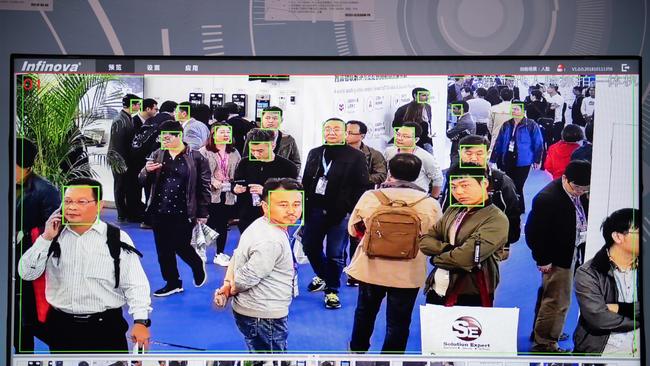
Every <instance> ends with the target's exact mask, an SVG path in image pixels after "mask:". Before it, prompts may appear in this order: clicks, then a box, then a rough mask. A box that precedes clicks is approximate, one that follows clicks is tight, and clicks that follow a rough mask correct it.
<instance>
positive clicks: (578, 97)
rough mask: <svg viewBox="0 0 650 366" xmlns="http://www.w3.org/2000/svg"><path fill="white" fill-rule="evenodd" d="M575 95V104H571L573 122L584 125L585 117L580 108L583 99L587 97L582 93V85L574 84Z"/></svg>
mask: <svg viewBox="0 0 650 366" xmlns="http://www.w3.org/2000/svg"><path fill="white" fill-rule="evenodd" d="M573 95H574V96H575V99H574V100H573V104H571V122H572V123H573V124H574V125H578V126H582V127H584V126H585V118H584V117H583V116H582V112H580V109H581V108H582V100H583V99H584V98H585V97H584V95H582V87H579V86H574V87H573Z"/></svg>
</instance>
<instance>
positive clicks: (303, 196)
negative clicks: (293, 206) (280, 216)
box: [266, 189, 305, 227]
mask: <svg viewBox="0 0 650 366" xmlns="http://www.w3.org/2000/svg"><path fill="white" fill-rule="evenodd" d="M273 192H299V193H300V196H301V197H300V200H301V202H302V203H301V206H300V207H301V209H300V216H299V217H298V220H299V222H297V223H295V224H274V223H271V217H270V215H271V205H272V204H273V203H272V202H273V201H271V194H272V193H273ZM268 203H269V214H268V215H267V216H266V218H267V219H268V220H269V222H270V223H271V225H275V226H282V227H290V226H303V225H304V224H305V220H304V218H305V191H302V190H298V191H287V190H279V189H276V190H272V191H269V194H268ZM280 204H282V203H280Z"/></svg>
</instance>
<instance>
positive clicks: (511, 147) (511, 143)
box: [508, 140, 515, 152]
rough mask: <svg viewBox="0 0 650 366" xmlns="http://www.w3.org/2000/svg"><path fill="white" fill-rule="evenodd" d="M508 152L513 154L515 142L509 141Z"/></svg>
mask: <svg viewBox="0 0 650 366" xmlns="http://www.w3.org/2000/svg"><path fill="white" fill-rule="evenodd" d="M508 151H510V152H515V141H514V140H511V141H510V144H509V145H508Z"/></svg>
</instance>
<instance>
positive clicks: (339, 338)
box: [37, 171, 578, 353]
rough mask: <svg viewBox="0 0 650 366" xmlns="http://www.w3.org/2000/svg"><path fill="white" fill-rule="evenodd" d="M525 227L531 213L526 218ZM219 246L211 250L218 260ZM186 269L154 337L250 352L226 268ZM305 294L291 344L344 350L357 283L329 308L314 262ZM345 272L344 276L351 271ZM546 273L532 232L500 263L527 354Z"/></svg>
mask: <svg viewBox="0 0 650 366" xmlns="http://www.w3.org/2000/svg"><path fill="white" fill-rule="evenodd" d="M550 180H551V179H550V176H549V175H547V174H546V173H545V172H540V171H532V172H531V174H530V176H529V179H528V181H527V182H526V187H525V193H526V194H525V195H526V207H527V209H530V206H531V200H532V197H533V196H534V194H535V193H536V192H538V191H539V190H540V189H541V188H542V187H544V185H546V184H547V183H548V182H549V181H550ZM116 216H117V215H116V211H115V210H110V209H106V210H104V211H103V213H102V219H103V220H105V221H107V222H113V223H115V222H116ZM522 218H523V220H522V227H523V224H524V223H525V215H524V216H523V217H522ZM121 227H122V229H123V230H125V231H126V232H127V233H128V234H129V235H130V236H131V238H132V239H133V241H134V243H135V244H136V246H137V248H138V249H139V250H140V251H142V253H143V254H144V257H143V258H142V265H143V266H144V269H145V272H146V273H147V276H148V277H149V281H150V284H151V290H152V291H155V290H156V289H158V288H160V287H162V286H163V285H164V283H163V280H162V278H161V275H160V270H159V267H158V262H157V259H156V250H155V245H154V242H153V233H152V231H151V230H143V229H140V227H139V226H138V225H135V224H126V225H121ZM238 240H239V233H238V231H237V228H236V227H233V228H231V230H230V232H229V236H228V243H227V247H226V253H232V251H233V249H234V248H235V246H236V244H237V242H238ZM213 251H214V248H210V250H209V251H208V257H209V258H210V259H211V257H212V254H213ZM178 267H179V271H180V273H181V277H182V279H183V281H184V289H185V292H183V293H181V294H176V295H173V296H170V297H166V298H155V297H153V298H152V306H153V309H154V310H153V313H152V316H151V318H152V321H153V325H152V326H151V334H152V339H153V340H154V342H165V343H172V344H177V345H183V346H188V347H194V348H198V349H204V350H207V351H209V352H211V353H234V352H237V353H241V352H245V351H246V347H245V344H244V340H243V338H242V335H241V334H240V333H239V331H238V330H237V327H236V326H235V322H234V319H233V315H232V311H231V309H230V307H228V308H226V309H222V310H217V309H215V308H214V307H213V306H212V304H211V303H212V295H213V292H214V290H215V289H216V288H217V287H218V286H219V285H220V284H221V282H222V280H223V276H224V274H225V268H223V267H219V266H217V265H215V264H212V263H210V264H207V271H208V282H207V284H206V285H204V286H203V287H202V288H195V287H194V285H193V283H192V273H191V270H190V268H189V267H188V266H187V265H186V264H185V263H183V262H182V261H180V259H179V264H178ZM298 272H299V284H300V290H301V293H300V295H299V296H298V297H297V298H296V299H294V301H293V303H292V304H291V309H290V315H289V349H290V350H291V351H292V352H301V353H312V352H313V353H328V352H330V353H345V352H346V350H347V344H348V341H349V338H350V333H351V330H352V322H353V316H354V309H355V306H356V296H357V288H354V287H345V286H343V287H342V288H341V292H340V299H341V303H342V304H343V307H342V308H341V309H339V310H327V309H325V307H324V302H323V293H322V292H319V293H308V292H307V291H306V287H307V285H308V284H309V282H310V281H311V278H312V276H313V275H314V274H313V271H312V269H311V267H310V266H309V264H306V265H301V266H300V267H299V271H298ZM344 276H345V275H344ZM540 281H541V277H540V273H539V272H538V270H537V268H536V266H535V263H534V261H533V260H532V257H531V255H530V250H529V249H528V247H527V246H526V243H525V238H524V235H523V233H522V237H521V239H520V240H519V242H518V243H516V244H514V245H513V246H512V248H511V254H510V258H509V259H508V260H507V261H506V262H504V263H502V264H501V283H500V284H499V287H498V290H497V293H496V297H495V306H498V307H518V308H519V309H520V315H519V330H518V342H517V345H518V350H519V352H528V351H529V350H530V347H531V342H530V341H529V339H528V338H529V335H530V333H531V329H532V326H533V312H534V308H535V299H536V296H537V288H538V286H539V284H540ZM424 303H425V302H424V296H422V295H420V296H419V297H418V300H417V303H416V308H415V310H414V312H413V315H412V323H411V334H410V337H409V342H408V345H407V352H411V353H418V352H419V351H420V349H421V348H420V326H421V325H420V315H419V309H418V306H419V305H422V304H424ZM384 314H385V304H384V305H383V306H382V310H381V311H380V313H379V316H378V317H377V321H376V325H375V333H374V335H373V337H372V339H371V344H372V346H371V351H374V352H378V351H379V350H380V349H381V345H382V343H383V339H384V332H385V324H386V318H385V315H384ZM577 318H578V306H577V303H576V301H575V298H574V299H573V301H572V304H571V308H570V310H569V313H568V316H567V321H566V324H565V328H564V330H565V332H566V333H568V334H569V335H571V334H572V333H573V330H574V329H575V325H576V322H577ZM561 346H562V347H564V348H572V342H571V340H569V341H566V342H562V343H561ZM37 349H39V350H41V351H45V350H47V348H46V346H45V345H43V344H40V343H39V344H37ZM152 352H196V351H188V350H184V349H182V348H178V347H172V346H168V345H163V344H156V343H154V344H153V345H152Z"/></svg>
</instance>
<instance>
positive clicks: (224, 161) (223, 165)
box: [217, 153, 230, 179]
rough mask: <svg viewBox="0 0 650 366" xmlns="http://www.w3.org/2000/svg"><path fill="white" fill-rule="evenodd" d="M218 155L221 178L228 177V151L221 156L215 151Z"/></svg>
mask: <svg viewBox="0 0 650 366" xmlns="http://www.w3.org/2000/svg"><path fill="white" fill-rule="evenodd" d="M217 156H218V157H219V168H220V169H221V173H222V174H223V179H228V158H229V157H230V156H229V154H228V153H226V155H225V156H224V157H223V158H222V157H221V154H219V153H217Z"/></svg>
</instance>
